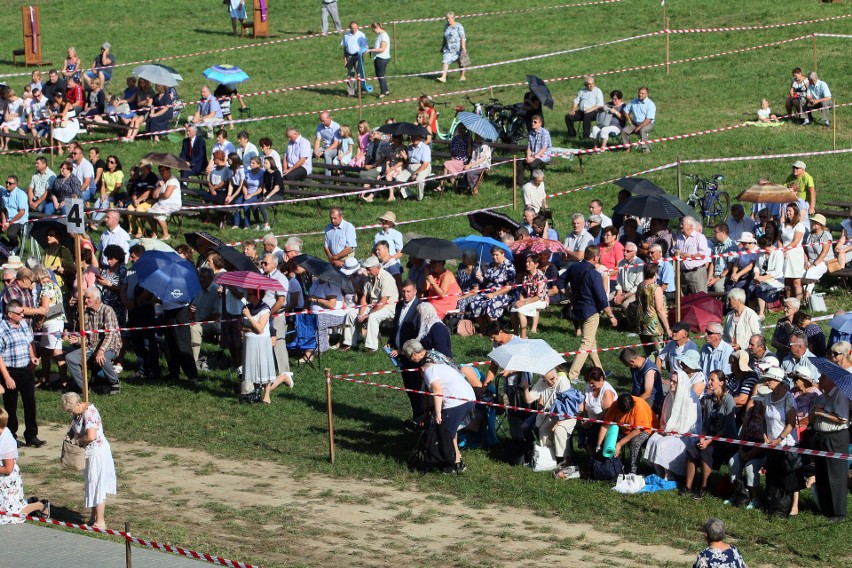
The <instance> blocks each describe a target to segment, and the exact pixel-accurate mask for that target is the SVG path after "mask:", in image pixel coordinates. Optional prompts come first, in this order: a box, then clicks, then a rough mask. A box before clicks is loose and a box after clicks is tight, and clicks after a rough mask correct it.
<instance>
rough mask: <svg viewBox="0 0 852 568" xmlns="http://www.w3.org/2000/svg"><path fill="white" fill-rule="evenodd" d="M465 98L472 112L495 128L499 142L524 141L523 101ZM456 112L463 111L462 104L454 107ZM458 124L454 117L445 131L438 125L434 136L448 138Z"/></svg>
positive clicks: (525, 123) (441, 138)
mask: <svg viewBox="0 0 852 568" xmlns="http://www.w3.org/2000/svg"><path fill="white" fill-rule="evenodd" d="M465 100H467V102H469V103H470V105H471V106H472V107H473V110H472V111H471V112H473V113H474V114H478V115H479V116H482V117H485V118H487V119H488V120H489V122H491V124H493V125H494V128H496V129H497V134H498V136H499V140H500V142H503V143H504V144H520V143H523V142H524V141H526V139H527V135H528V131H527V120H526V113H525V112H524V110H523V106H524V104H523V103H515V104H513V105H504V104H503V103H501V102H500V100H499V99H489V101H490V104H485V103H476V102H473V101H472V100H471V99H470V97H465ZM454 108H455V111H456V114H458V113H459V112H462V111H464V110H465V109H464V107H463V106H457V107H454ZM458 125H459V120H458V118H454V119H453V122H452V123H451V124H450V127H449V129H447V131H446V132H442V131H441V128H440V125H439V126H438V132H436V136H437V137H438V138H439V139H440V140H449V139H451V138H452V137H453V134H455V131H456V127H457V126H458Z"/></svg>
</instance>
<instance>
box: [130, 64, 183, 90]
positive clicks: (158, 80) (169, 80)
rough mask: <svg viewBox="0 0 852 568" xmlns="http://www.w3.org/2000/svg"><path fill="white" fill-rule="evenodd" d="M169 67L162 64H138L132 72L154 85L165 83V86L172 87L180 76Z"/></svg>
mask: <svg viewBox="0 0 852 568" xmlns="http://www.w3.org/2000/svg"><path fill="white" fill-rule="evenodd" d="M169 69H170V68H166V67H165V66H163V65H156V64H153V63H148V64H146V65H140V66H139V67H137V68H135V69H134V70H133V74H134V75H136V76H137V77H139V78H140V79H145V80H147V81H150V82H151V83H153V84H155V85H165V86H166V87H174V86H176V85H177V84H178V81H180V80H181V79H182V78H181V77H180V74H179V73H175V72H173V70H172V71H170V70H169ZM176 75H177V76H176Z"/></svg>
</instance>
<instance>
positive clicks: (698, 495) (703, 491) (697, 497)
mask: <svg viewBox="0 0 852 568" xmlns="http://www.w3.org/2000/svg"><path fill="white" fill-rule="evenodd" d="M705 495H707V490H706V489H704V488H703V487H702V488H701V489H699V490H698V491H696V492H695V493H693V494H692V498H693V499H695V500H696V501H701V500H702V499H704V496H705Z"/></svg>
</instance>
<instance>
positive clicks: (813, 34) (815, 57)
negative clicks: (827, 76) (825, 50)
mask: <svg viewBox="0 0 852 568" xmlns="http://www.w3.org/2000/svg"><path fill="white" fill-rule="evenodd" d="M811 44H813V47H814V71H816V70H817V50H816V32H814V33H812V34H811Z"/></svg>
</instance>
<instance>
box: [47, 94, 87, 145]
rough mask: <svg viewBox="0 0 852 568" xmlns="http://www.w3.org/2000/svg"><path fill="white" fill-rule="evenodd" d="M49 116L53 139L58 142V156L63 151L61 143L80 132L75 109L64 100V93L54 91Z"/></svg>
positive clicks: (72, 138) (65, 142)
mask: <svg viewBox="0 0 852 568" xmlns="http://www.w3.org/2000/svg"><path fill="white" fill-rule="evenodd" d="M49 112H50V118H52V119H53V122H54V126H53V140H54V142H58V143H59V144H57V145H58V146H59V150H58V151H57V154H58V155H59V156H61V155H62V153H63V146H62V144H68V143H69V142H71V141H72V140H74V138H76V137H77V134H78V133H79V132H80V123H79V122H78V121H77V111H75V110H74V105H72V104H71V103H69V102H68V101H66V100H65V94H64V93H62V92H60V91H56V94H54V95H53V101H52V103H51V104H50V107H49Z"/></svg>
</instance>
